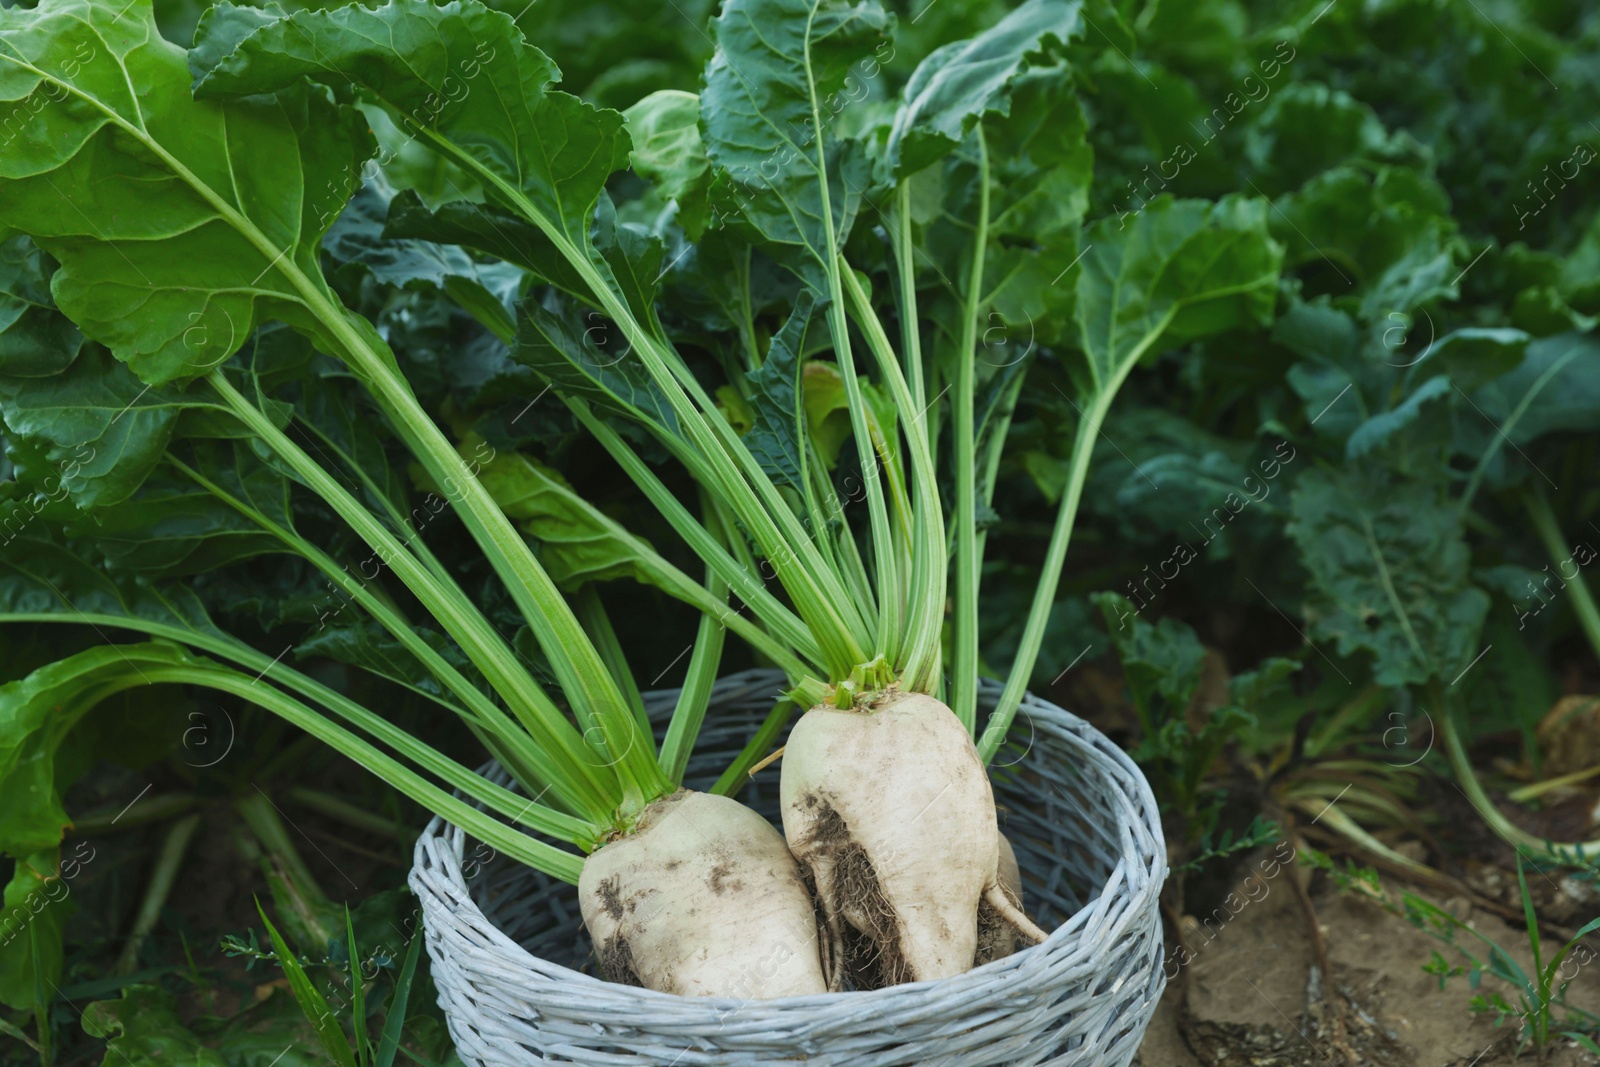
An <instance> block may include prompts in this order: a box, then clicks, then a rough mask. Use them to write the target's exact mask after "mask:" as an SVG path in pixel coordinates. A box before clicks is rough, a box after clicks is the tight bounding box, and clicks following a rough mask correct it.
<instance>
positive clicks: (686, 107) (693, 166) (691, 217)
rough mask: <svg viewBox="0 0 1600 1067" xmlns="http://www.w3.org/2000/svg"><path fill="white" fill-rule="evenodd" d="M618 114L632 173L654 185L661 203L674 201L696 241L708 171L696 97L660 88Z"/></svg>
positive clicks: (702, 220) (678, 90) (679, 215)
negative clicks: (623, 121) (625, 129)
mask: <svg viewBox="0 0 1600 1067" xmlns="http://www.w3.org/2000/svg"><path fill="white" fill-rule="evenodd" d="M622 114H623V117H624V118H625V119H626V120H627V123H628V136H629V138H630V139H631V140H632V141H633V153H632V155H630V156H629V160H630V162H632V164H633V169H634V171H635V172H636V173H638V174H640V175H642V176H644V177H646V178H649V179H650V180H651V181H652V182H654V183H655V185H656V191H657V192H658V193H659V195H660V196H661V198H662V199H663V200H671V201H676V202H677V205H678V217H679V219H681V220H682V221H683V222H684V225H685V226H686V227H689V228H690V232H691V233H693V234H694V235H696V236H698V235H699V234H700V232H701V230H702V228H703V226H704V222H705V219H704V217H703V216H704V214H705V210H706V192H707V189H706V187H707V184H708V180H709V174H710V170H711V163H710V161H709V160H708V159H707V158H706V150H705V146H704V145H703V144H701V143H700V97H698V96H697V95H695V94H694V93H688V92H684V91H683V90H682V89H661V90H659V91H657V92H653V93H651V94H650V95H649V96H647V97H645V98H644V99H642V100H640V101H639V102H638V103H637V104H634V105H633V106H632V107H630V108H628V109H627V110H626V111H624V112H623V113H622Z"/></svg>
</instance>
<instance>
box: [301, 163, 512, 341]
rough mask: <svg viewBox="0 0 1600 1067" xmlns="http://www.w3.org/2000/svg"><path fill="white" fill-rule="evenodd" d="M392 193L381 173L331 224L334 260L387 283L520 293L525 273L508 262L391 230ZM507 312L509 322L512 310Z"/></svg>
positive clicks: (327, 242)
mask: <svg viewBox="0 0 1600 1067" xmlns="http://www.w3.org/2000/svg"><path fill="white" fill-rule="evenodd" d="M413 195H414V194H413ZM393 199H394V190H393V189H392V188H390V186H389V184H388V182H387V181H385V180H384V178H383V176H382V174H381V173H380V174H378V175H376V176H375V177H373V178H371V179H369V180H368V181H367V183H366V184H365V185H363V186H362V187H361V188H360V189H359V190H358V191H357V192H356V195H355V197H354V198H352V199H351V201H350V203H349V205H348V206H347V207H346V208H345V210H344V212H343V213H342V214H341V215H340V216H339V217H338V219H337V220H335V222H334V224H333V225H332V226H331V227H329V229H328V232H327V233H326V234H325V235H324V236H323V238H322V247H323V248H324V249H325V250H326V251H327V252H328V254H329V255H330V256H332V257H333V258H334V260H336V261H338V262H340V263H346V264H354V265H358V266H360V267H363V268H365V269H366V270H367V271H370V272H371V274H372V276H373V278H375V279H377V280H378V281H379V282H382V283H383V284H384V285H393V286H397V287H400V288H405V287H408V286H416V285H433V286H438V287H440V288H443V287H445V286H446V285H447V284H448V283H451V282H454V283H456V284H458V285H459V284H461V283H463V282H465V283H469V284H472V285H476V286H479V287H481V288H482V289H484V290H485V291H486V292H490V293H497V294H501V295H508V296H514V295H515V293H516V287H517V281H518V279H519V278H520V277H521V275H520V273H518V272H515V271H511V269H510V268H509V267H487V266H480V265H479V264H477V263H475V262H473V260H472V257H471V256H468V255H467V254H466V253H465V252H463V251H462V250H461V249H460V248H459V247H457V246H455V245H453V244H438V243H435V242H433V241H424V240H414V239H409V238H395V237H389V236H387V235H386V234H385V233H384V225H385V223H386V222H387V220H388V217H389V205H390V203H391V201H392V200H393ZM508 272H509V273H508ZM508 302H509V301H508ZM502 316H503V317H504V318H506V319H507V320H508V324H509V319H510V316H509V314H507V313H505V312H502Z"/></svg>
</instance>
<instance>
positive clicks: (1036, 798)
mask: <svg viewBox="0 0 1600 1067" xmlns="http://www.w3.org/2000/svg"><path fill="white" fill-rule="evenodd" d="M781 686H782V678H781V676H779V675H777V674H775V673H774V672H769V671H748V672H745V673H744V674H740V675H735V676H733V677H730V678H726V679H724V680H723V681H721V682H719V683H718V685H717V688H716V691H715V693H714V695H713V698H712V710H711V713H710V715H709V716H708V717H707V721H706V729H705V731H704V732H703V734H702V736H701V743H700V745H699V747H698V748H697V751H696V757H695V759H694V761H693V763H692V764H691V767H690V772H689V781H688V782H687V783H686V784H689V785H690V786H694V785H697V784H698V785H702V786H703V785H705V784H708V783H709V781H710V779H711V778H712V777H714V776H715V775H716V773H718V772H719V771H720V770H722V769H723V768H724V767H726V766H727V765H728V763H729V762H730V761H731V759H732V758H733V756H734V754H735V753H737V751H738V749H739V748H740V746H741V745H742V744H743V743H744V741H745V739H747V738H748V737H749V736H750V731H751V729H752V728H753V725H754V724H755V723H756V722H758V721H759V720H760V718H761V717H762V716H763V715H764V714H765V713H766V712H767V711H768V710H769V709H770V708H771V706H772V702H773V699H774V697H775V695H776V693H777V692H778V690H779V689H780V688H781ZM998 695H999V686H988V687H986V688H985V690H984V692H983V694H982V696H981V698H980V700H981V703H982V704H983V705H984V706H985V707H986V708H987V707H989V706H992V704H993V702H994V700H995V698H996V697H997V696H998ZM674 696H675V694H674V693H672V692H657V693H651V694H648V695H647V696H646V698H645V699H646V703H647V704H648V706H649V707H650V710H651V714H652V717H653V718H656V719H658V720H659V719H660V718H663V717H664V716H665V714H666V713H668V712H670V710H671V707H672V703H673V699H674ZM1011 733H1012V736H1013V737H1014V739H1015V740H1014V741H1013V742H1012V743H1010V744H1009V745H1008V747H1007V749H1005V750H1003V751H1002V752H1001V753H1000V755H999V757H998V758H997V759H996V760H995V765H994V767H993V768H992V770H991V775H992V778H993V781H994V786H995V794H996V800H997V802H998V803H999V805H1000V807H1001V819H1002V829H1003V830H1004V831H1005V833H1006V836H1007V837H1008V838H1009V839H1010V840H1011V842H1012V845H1013V847H1014V848H1015V849H1016V853H1017V860H1018V862H1019V864H1020V866H1021V868H1022V878H1023V886H1024V897H1025V899H1024V904H1025V906H1026V907H1027V909H1028V912H1029V914H1030V915H1032V916H1033V917H1034V919H1035V920H1036V921H1037V922H1038V923H1039V925H1040V926H1042V927H1044V928H1045V929H1047V930H1051V931H1052V933H1051V934H1050V937H1049V940H1047V941H1046V942H1045V943H1044V944H1042V945H1038V946H1035V947H1032V948H1028V949H1024V950H1023V951H1020V952H1017V953H1015V954H1013V955H1011V956H1007V957H1005V958H1003V959H999V960H996V961H994V962H993V963H989V964H986V965H984V966H982V967H977V968H974V969H973V970H971V971H968V972H967V973H965V974H962V975H959V976H957V977H955V978H948V979H944V980H942V981H937V982H918V983H913V984H910V985H901V986H894V987H891V988H888V989H879V990H873V991H870V992H847V993H827V994H820V995H816V996H807V997H790V998H786V999H782V1000H725V999H716V998H691V997H679V996H674V995H671V994H667V993H657V992H653V991H651V990H647V989H637V988H634V987H632V986H624V985H616V984H613V983H611V982H606V981H602V980H601V979H600V978H597V977H595V961H594V955H593V952H592V949H591V946H590V944H589V941H588V938H587V937H586V936H585V935H584V932H583V929H582V923H581V920H580V917H579V914H578V902H577V894H576V890H575V889H574V888H573V887H571V886H569V885H566V884H565V883H561V882H556V881H553V880H551V879H548V878H546V877H544V876H543V875H540V874H539V873H538V872H536V871H533V870H532V869H530V868H528V867H525V866H523V865H521V864H518V863H512V862H508V861H506V860H504V859H497V858H493V857H492V855H491V853H490V851H489V850H488V848H487V847H486V846H483V845H480V844H479V843H477V842H476V841H473V840H470V839H468V838H467V837H466V835H464V834H463V833H462V832H461V831H460V830H459V829H457V828H455V827H453V826H450V825H448V824H446V823H444V822H443V821H442V820H439V819H435V820H434V821H433V822H432V823H430V824H429V826H428V828H427V830H425V831H424V832H423V834H422V837H421V838H420V839H418V841H417V847H416V863H415V866H414V867H413V868H412V872H411V888H412V891H413V892H414V893H416V895H417V898H418V900H419V901H420V903H421V908H422V913H423V920H424V923H425V926H426V931H427V945H428V955H429V958H430V959H431V960H432V962H433V981H434V984H435V986H436V987H437V988H438V991H439V1004H440V1006H441V1007H442V1008H443V1009H444V1012H445V1016H446V1018H447V1019H448V1021H449V1025H450V1034H451V1036H452V1037H453V1038H454V1039H455V1042H456V1049H457V1052H458V1053H459V1054H460V1056H461V1059H462V1060H463V1061H464V1062H465V1063H467V1064H468V1065H470V1067H525V1065H528V1064H536V1063H580V1064H591V1065H594V1067H602V1065H603V1067H635V1065H647V1064H648V1065H657V1067H673V1065H677V1067H713V1065H715V1067H735V1065H736V1067H755V1065H758V1064H770V1063H773V1062H775V1061H804V1062H806V1063H816V1064H838V1065H840V1067H846V1065H848V1067H901V1065H910V1064H940V1065H949V1067H988V1065H1000V1064H1017V1065H1022V1064H1029V1065H1031V1064H1061V1065H1066V1064H1073V1065H1079V1067H1101V1065H1111V1067H1121V1065H1126V1064H1128V1063H1129V1062H1130V1061H1131V1060H1132V1059H1133V1057H1134V1053H1135V1052H1136V1051H1137V1049H1138V1047H1139V1040H1140V1038H1141V1037H1142V1036H1143V1034H1144V1030H1145V1026H1146V1025H1147V1024H1148V1023H1149V1021H1150V1016H1151V1013H1152V1012H1153V1011H1154V1010H1155V1005H1156V1001H1157V1000H1158V999H1159V997H1160V995H1161V990H1162V986H1163V985H1164V979H1163V976H1162V968H1161V951H1162V945H1161V925H1160V919H1159V912H1158V907H1157V896H1158V894H1159V892H1160V889H1161V883H1162V881H1163V879H1165V877H1166V873H1167V871H1166V846H1165V844H1164V843H1163V839H1162V835H1161V823H1160V818H1159V816H1158V814H1157V811H1156V805H1155V800H1154V798H1153V797H1152V796H1151V793H1150V788H1149V785H1148V784H1147V783H1146V782H1145V780H1144V776H1143V775H1142V774H1141V773H1140V772H1139V770H1138V768H1137V767H1135V766H1134V764H1133V762H1132V761H1131V760H1129V759H1128V757H1127V756H1126V755H1125V754H1124V753H1123V752H1122V751H1121V749H1119V748H1117V746H1115V745H1114V744H1112V743H1111V742H1110V741H1109V740H1107V739H1106V738H1105V736H1104V735H1102V734H1101V733H1100V732H1099V731H1097V730H1095V729H1094V728H1093V727H1091V726H1089V725H1088V724H1087V723H1085V722H1083V721H1082V720H1081V719H1079V718H1077V717H1076V716H1074V715H1071V714H1069V713H1068V712H1066V711H1063V710H1062V709H1060V708H1058V707H1056V706H1055V705H1053V704H1050V703H1047V702H1046V701H1043V700H1040V699H1038V698H1037V697H1033V696H1031V695H1030V696H1028V697H1027V698H1026V699H1025V700H1024V702H1023V705H1022V709H1021V711H1020V712H1019V714H1018V716H1017V720H1016V722H1015V724H1014V726H1013V728H1012V731H1011ZM485 773H487V774H490V775H492V776H494V777H495V778H496V780H498V781H502V782H505V781H506V778H505V776H504V774H503V772H501V771H500V770H499V768H498V767H493V766H491V767H490V768H486V770H485ZM777 778H778V774H777V771H776V770H775V769H774V770H773V771H770V772H767V773H765V774H763V775H761V776H759V777H758V778H757V779H756V780H755V781H753V782H752V783H751V784H750V785H749V786H747V787H746V789H745V790H744V792H743V793H741V794H740V797H739V799H741V800H743V801H744V802H745V803H747V804H749V805H751V806H752V807H754V808H755V809H756V810H758V811H761V812H762V813H763V814H765V815H767V816H768V817H769V818H772V819H773V820H774V824H775V825H776V823H777V821H778V820H777V818H776V816H777V805H776V801H777Z"/></svg>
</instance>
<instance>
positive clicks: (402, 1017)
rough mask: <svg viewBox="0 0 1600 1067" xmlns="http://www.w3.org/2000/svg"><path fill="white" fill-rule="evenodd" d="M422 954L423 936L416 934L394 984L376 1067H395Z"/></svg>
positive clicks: (407, 948) (408, 947) (380, 1040)
mask: <svg viewBox="0 0 1600 1067" xmlns="http://www.w3.org/2000/svg"><path fill="white" fill-rule="evenodd" d="M421 952H422V935H421V934H416V935H414V936H413V937H412V938H411V944H410V945H408V946H407V947H406V960H405V962H404V963H403V964H401V965H400V977H399V979H398V980H397V981H396V982H395V984H394V997H393V998H392V999H391V1000H390V1001H389V1017H388V1018H387V1019H385V1020H384V1021H383V1035H382V1036H381V1037H380V1038H379V1039H378V1056H377V1060H376V1062H375V1067H393V1065H394V1054H395V1053H396V1052H397V1051H399V1049H400V1035H401V1033H402V1032H403V1031H404V1030H405V1026H406V1004H407V1003H408V1002H409V1001H410V999H411V983H412V980H413V979H414V978H415V977H416V973H417V957H418V956H419V955H421ZM407 1055H409V1053H407Z"/></svg>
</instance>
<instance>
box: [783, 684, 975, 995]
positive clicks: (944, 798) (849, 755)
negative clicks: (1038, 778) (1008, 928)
mask: <svg viewBox="0 0 1600 1067" xmlns="http://www.w3.org/2000/svg"><path fill="white" fill-rule="evenodd" d="M779 794H780V797H781V799H782V804H783V830H784V836H786V837H787V838H788V840H789V848H790V849H791V851H793V852H794V854H795V857H796V858H797V859H798V860H799V861H800V866H801V868H802V869H803V870H804V871H805V872H806V875H807V877H808V879H809V880H810V881H811V882H812V887H813V891H814V892H815V894H816V897H817V902H818V905H819V907H820V909H821V911H822V914H823V918H824V920H825V921H826V923H827V934H828V939H829V946H828V950H826V951H825V952H824V956H825V957H827V958H828V959H829V960H830V965H829V975H828V977H829V984H830V988H833V989H838V988H841V987H842V985H843V982H844V980H845V978H847V977H848V978H849V979H850V981H851V982H852V984H854V985H855V986H856V987H857V988H871V987H876V986H882V985H893V984H897V983H899V982H913V981H927V980H930V979H937V978H948V977H951V976H953V975H957V974H960V973H962V972H964V971H966V970H968V969H969V968H971V967H972V965H973V959H974V956H975V953H976V951H977V942H978V921H977V915H978V902H979V900H980V898H982V897H983V895H984V892H985V890H986V889H988V888H990V887H991V886H996V887H997V881H996V879H997V863H998V859H999V829H998V826H997V824H996V819H995V808H994V795H993V793H992V792H991V790H990V788H989V776H988V774H987V772H986V771H985V769H984V766H983V761H982V759H981V758H980V757H979V756H978V751H977V749H976V748H975V747H974V746H973V743H972V738H971V736H970V735H969V734H968V733H967V730H966V728H965V727H964V726H962V725H961V721H960V720H959V719H957V718H956V716H955V713H954V712H952V711H951V710H950V709H949V708H948V707H946V706H945V705H944V704H943V703H941V702H940V701H938V700H936V699H934V698H933V697H930V696H925V695H923V694H920V693H904V692H897V691H896V692H890V693H888V694H886V695H885V696H884V697H882V698H881V699H880V700H878V701H877V702H876V704H875V705H872V706H869V707H864V708H861V709H859V710H852V711H841V710H838V709H835V708H832V707H829V706H827V705H818V706H817V707H814V708H812V709H811V710H810V711H808V712H806V713H805V715H803V716H802V717H801V719H800V721H799V723H797V724H796V725H795V728H794V731H793V733H791V734H790V736H789V741H788V745H787V747H786V748H785V750H784V757H783V774H782V778H781V783H780V785H779ZM997 891H998V890H997Z"/></svg>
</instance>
